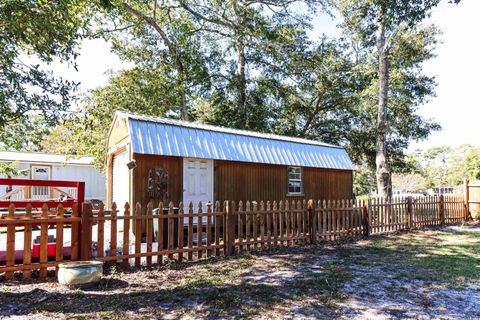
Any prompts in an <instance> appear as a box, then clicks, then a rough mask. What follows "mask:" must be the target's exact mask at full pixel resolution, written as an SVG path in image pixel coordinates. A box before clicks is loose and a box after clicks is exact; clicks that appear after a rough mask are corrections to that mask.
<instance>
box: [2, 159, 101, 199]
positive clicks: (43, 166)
mask: <svg viewBox="0 0 480 320" xmlns="http://www.w3.org/2000/svg"><path fill="white" fill-rule="evenodd" d="M13 161H17V162H18V163H17V165H16V168H18V169H20V170H25V171H26V175H21V176H18V177H11V178H17V179H38V180H63V181H83V182H85V199H87V200H90V199H98V200H102V201H105V186H106V183H105V176H104V175H103V174H102V173H101V172H100V171H99V170H97V169H96V168H95V167H94V166H93V164H92V163H93V157H80V158H71V159H70V158H67V157H66V156H65V155H59V154H47V153H27V152H11V151H0V162H3V163H11V162H13ZM0 178H7V177H6V176H5V175H1V174H0ZM7 189H8V186H0V197H1V196H4V195H5V194H6V193H7V192H8V190H7ZM61 189H65V190H63V191H64V192H66V193H71V192H75V191H74V190H76V189H74V190H67V189H68V188H61ZM45 190H47V189H45ZM48 192H50V191H48ZM71 195H72V196H74V197H76V195H75V194H71ZM42 196H44V197H45V198H53V197H54V196H53V195H42Z"/></svg>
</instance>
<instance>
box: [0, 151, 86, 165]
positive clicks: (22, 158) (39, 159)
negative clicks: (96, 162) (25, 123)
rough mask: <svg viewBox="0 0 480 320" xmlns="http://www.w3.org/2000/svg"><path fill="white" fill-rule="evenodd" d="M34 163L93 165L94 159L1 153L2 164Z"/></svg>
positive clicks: (28, 153) (36, 153)
mask: <svg viewBox="0 0 480 320" xmlns="http://www.w3.org/2000/svg"><path fill="white" fill-rule="evenodd" d="M12 161H19V162H32V163H55V164H57V163H58V164H78V165H91V164H92V162H93V157H80V158H67V157H66V156H65V155H63V154H50V153H41V152H16V151H0V162H12Z"/></svg>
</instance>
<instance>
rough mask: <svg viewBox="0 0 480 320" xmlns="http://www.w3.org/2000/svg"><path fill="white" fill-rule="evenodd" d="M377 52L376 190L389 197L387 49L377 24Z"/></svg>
mask: <svg viewBox="0 0 480 320" xmlns="http://www.w3.org/2000/svg"><path fill="white" fill-rule="evenodd" d="M376 40H377V51H378V62H379V66H378V78H379V96H378V115H377V143H376V151H377V154H376V158H375V163H376V166H377V172H376V178H377V190H378V195H379V196H381V197H388V196H391V193H392V191H391V188H390V187H389V186H390V170H389V167H388V163H387V144H386V140H387V127H388V123H387V102H388V76H389V70H388V49H387V47H386V37H385V26H384V25H383V23H382V22H380V23H379V26H378V31H377V39H376Z"/></svg>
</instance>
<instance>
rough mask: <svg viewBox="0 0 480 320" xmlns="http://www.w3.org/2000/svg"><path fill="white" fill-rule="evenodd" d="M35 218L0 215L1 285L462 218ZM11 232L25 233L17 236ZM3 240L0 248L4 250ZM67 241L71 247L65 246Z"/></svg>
mask: <svg viewBox="0 0 480 320" xmlns="http://www.w3.org/2000/svg"><path fill="white" fill-rule="evenodd" d="M204 208H206V209H205V210H204ZM33 211H34V210H32V208H31V206H27V208H26V209H25V212H23V213H18V212H16V211H15V208H14V207H13V205H11V206H10V207H9V209H8V214H7V215H6V216H0V228H1V227H6V229H7V232H6V241H5V242H6V259H5V261H4V262H2V261H1V259H0V273H3V272H5V276H6V278H7V279H11V278H13V276H14V272H15V271H22V273H23V276H24V277H25V278H28V277H30V275H31V271H32V270H35V269H39V270H40V272H39V277H41V278H44V277H45V276H46V275H47V268H51V267H57V266H58V264H59V263H60V262H62V261H64V260H90V259H95V260H99V261H104V262H106V263H107V264H114V263H120V264H122V265H124V266H125V267H129V266H131V265H134V266H137V267H138V266H141V265H146V266H150V265H153V264H162V263H164V262H165V261H166V260H177V261H192V260H196V259H202V258H209V257H212V256H223V255H230V254H234V253H236V252H241V251H251V250H262V249H265V248H278V247H288V246H294V245H303V244H309V243H310V244H312V243H316V242H318V241H337V240H343V239H347V238H355V237H359V236H369V235H371V234H381V233H387V232H393V231H398V230H406V229H413V228H419V227H423V226H427V225H440V224H444V223H455V222H461V221H463V220H464V219H465V217H466V216H467V215H466V206H465V202H464V201H463V199H461V198H454V197H443V196H440V197H424V198H410V197H409V198H391V199H370V200H368V201H352V200H340V201H338V200H337V201H312V200H310V201H308V202H307V201H279V202H277V201H273V202H270V201H266V202H263V201H260V202H255V201H247V202H239V203H238V204H236V203H234V202H228V201H225V202H223V203H220V202H218V201H217V202H216V203H214V204H211V203H207V204H206V205H205V206H204V205H203V204H202V203H199V204H198V205H197V206H194V204H193V203H190V204H188V206H184V205H183V204H182V203H180V204H179V205H178V207H175V206H174V204H173V203H169V204H168V205H164V204H163V203H159V204H158V205H156V206H154V205H153V203H149V204H148V205H146V206H142V205H141V204H139V203H137V204H136V206H135V207H134V208H130V206H129V205H128V204H125V206H124V207H123V208H122V209H121V210H119V209H118V208H117V206H116V205H115V204H114V205H113V206H112V208H111V210H105V208H104V206H103V204H101V205H100V206H99V208H98V210H93V208H92V206H91V204H88V203H84V204H83V206H82V214H81V215H79V210H78V208H77V206H76V205H75V206H73V207H72V208H71V215H69V216H65V209H64V208H63V207H62V206H61V205H59V206H58V207H57V208H56V210H54V211H49V209H48V207H47V206H46V205H44V206H43V208H42V209H41V210H40V211H39V213H35V214H34V213H33ZM33 226H39V228H40V232H39V234H40V235H39V239H40V241H39V242H40V244H39V245H40V248H39V257H33V256H32V227H33ZM49 226H51V227H53V226H54V227H55V228H54V230H52V229H51V231H53V234H54V235H55V236H56V241H55V243H56V247H55V248H54V249H55V254H54V255H53V256H52V255H50V254H49V253H48V246H49V245H51V244H49V243H48V242H49V241H48V237H49V236H48V227H49ZM17 227H24V230H23V231H17V232H16V228H17ZM67 230H70V232H69V234H68V233H67V232H66V231H67ZM142 230H145V232H142ZM37 232H38V231H37ZM19 235H23V240H22V241H23V243H24V244H23V247H22V248H23V250H21V251H20V252H19V251H18V250H15V241H18V240H16V239H20V238H21V237H19ZM0 236H1V234H0ZM64 238H68V239H64ZM1 239H2V238H1V237H0V245H1V246H0V248H2V247H3V245H4V244H3V243H1ZM65 240H70V244H69V245H68V246H65V245H64V243H67V242H68V241H67V242H66V241H65ZM66 248H67V249H69V250H67V251H65V249H66ZM0 253H1V249H0ZM19 253H21V256H19Z"/></svg>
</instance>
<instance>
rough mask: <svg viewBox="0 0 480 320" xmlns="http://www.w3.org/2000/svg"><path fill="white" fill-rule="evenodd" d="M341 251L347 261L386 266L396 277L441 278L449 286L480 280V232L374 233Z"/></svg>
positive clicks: (458, 285)
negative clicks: (360, 244)
mask: <svg viewBox="0 0 480 320" xmlns="http://www.w3.org/2000/svg"><path fill="white" fill-rule="evenodd" d="M342 253H343V255H342V256H343V258H345V259H346V261H348V263H350V264H357V265H362V266H365V267H369V266H371V267H373V266H379V265H383V266H387V268H389V271H390V272H392V273H393V274H394V276H395V277H396V278H397V279H399V280H407V279H416V280H422V281H430V282H441V283H443V284H444V285H447V286H449V287H462V286H464V285H466V284H467V283H468V282H469V281H471V280H480V268H479V266H478V261H479V259H480V232H469V231H463V232H455V233H452V232H447V231H445V230H435V231H428V236H426V235H425V234H424V233H422V232H420V233H417V234H404V235H400V236H395V237H377V238H375V239H373V240H372V241H371V242H370V243H369V245H368V246H366V247H363V248H361V250H359V251H355V250H354V251H353V252H352V251H351V250H347V251H342ZM352 253H353V254H352ZM391 266H395V268H391Z"/></svg>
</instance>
